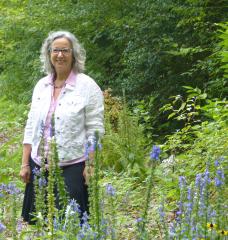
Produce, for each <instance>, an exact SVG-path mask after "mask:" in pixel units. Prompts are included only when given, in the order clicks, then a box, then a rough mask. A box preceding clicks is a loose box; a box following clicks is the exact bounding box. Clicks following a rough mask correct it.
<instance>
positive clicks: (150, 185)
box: [142, 161, 155, 234]
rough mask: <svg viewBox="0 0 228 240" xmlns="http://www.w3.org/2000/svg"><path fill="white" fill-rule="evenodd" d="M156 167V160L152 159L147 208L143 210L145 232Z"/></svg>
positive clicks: (143, 228)
mask: <svg viewBox="0 0 228 240" xmlns="http://www.w3.org/2000/svg"><path fill="white" fill-rule="evenodd" d="M154 168H155V164H154V161H152V167H151V172H150V177H149V183H148V188H147V195H146V204H145V208H144V212H143V222H142V233H143V234H144V232H145V227H146V222H147V216H148V209H149V203H150V197H151V190H152V186H153V181H152V180H153V175H154Z"/></svg>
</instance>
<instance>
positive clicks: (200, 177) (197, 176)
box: [195, 173, 202, 187]
mask: <svg viewBox="0 0 228 240" xmlns="http://www.w3.org/2000/svg"><path fill="white" fill-rule="evenodd" d="M201 180H202V174H201V173H198V174H196V180H195V186H196V187H200V184H201Z"/></svg>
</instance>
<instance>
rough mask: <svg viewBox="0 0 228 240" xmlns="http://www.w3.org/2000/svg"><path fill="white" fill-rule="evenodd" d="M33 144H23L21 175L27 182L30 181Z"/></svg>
mask: <svg viewBox="0 0 228 240" xmlns="http://www.w3.org/2000/svg"><path fill="white" fill-rule="evenodd" d="M31 150H32V147H31V144H24V145H23V154H22V164H21V171H20V177H21V178H22V180H23V181H24V182H25V183H29V179H30V174H31V169H30V166H29V159H30V155H31Z"/></svg>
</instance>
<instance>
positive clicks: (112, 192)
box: [106, 183, 116, 196]
mask: <svg viewBox="0 0 228 240" xmlns="http://www.w3.org/2000/svg"><path fill="white" fill-rule="evenodd" d="M106 193H107V194H108V195H109V196H114V195H115V194H116V190H115V188H114V187H113V186H112V184H111V183H108V184H107V185H106Z"/></svg>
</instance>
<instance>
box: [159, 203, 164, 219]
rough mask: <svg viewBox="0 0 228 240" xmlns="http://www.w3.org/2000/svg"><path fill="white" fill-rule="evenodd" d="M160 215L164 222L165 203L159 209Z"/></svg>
mask: <svg viewBox="0 0 228 240" xmlns="http://www.w3.org/2000/svg"><path fill="white" fill-rule="evenodd" d="M159 215H160V218H161V220H162V221H164V218H165V211H164V202H162V203H161V205H160V207H159Z"/></svg>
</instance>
